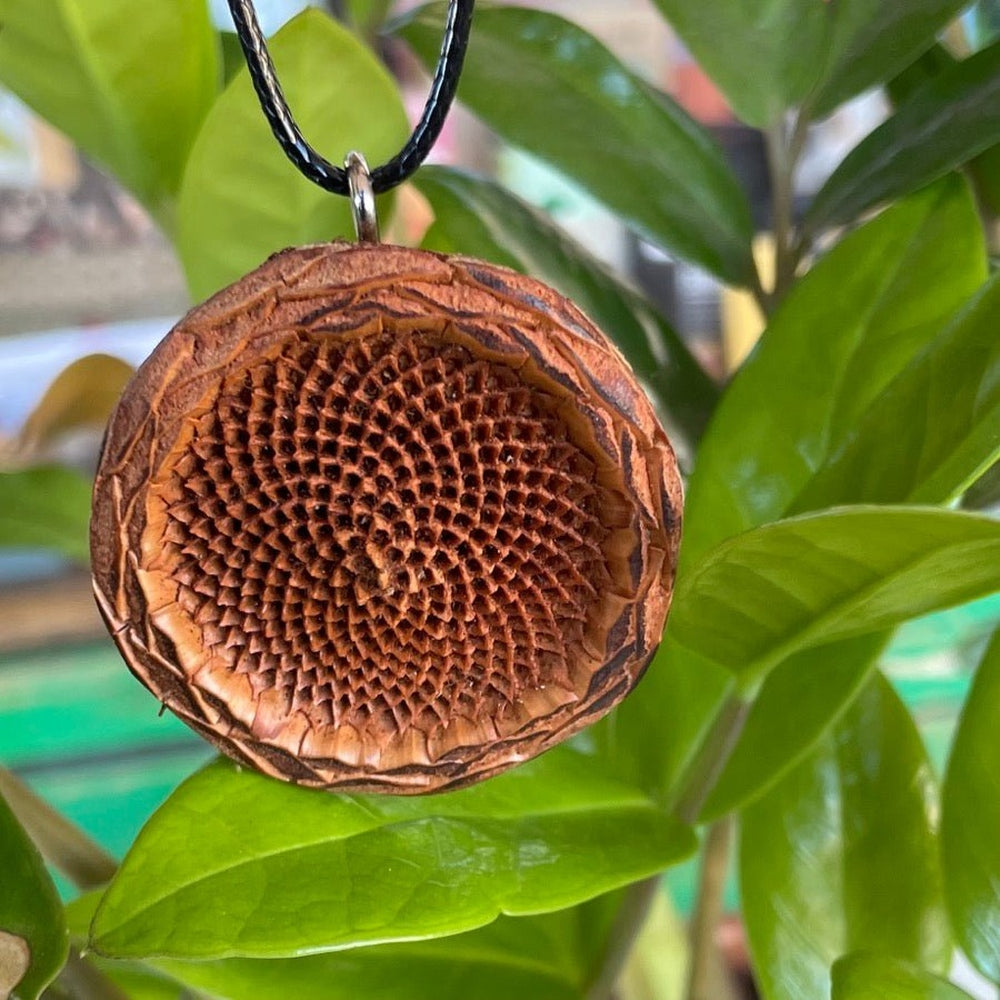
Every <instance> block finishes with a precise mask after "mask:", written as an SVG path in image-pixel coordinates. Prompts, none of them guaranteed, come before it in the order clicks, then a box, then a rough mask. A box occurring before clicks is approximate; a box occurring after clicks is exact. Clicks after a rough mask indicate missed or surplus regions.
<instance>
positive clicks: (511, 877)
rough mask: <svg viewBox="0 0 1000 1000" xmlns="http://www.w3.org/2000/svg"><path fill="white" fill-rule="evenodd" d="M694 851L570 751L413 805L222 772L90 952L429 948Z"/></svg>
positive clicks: (163, 817) (163, 813)
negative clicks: (417, 944) (408, 943)
mask: <svg viewBox="0 0 1000 1000" xmlns="http://www.w3.org/2000/svg"><path fill="white" fill-rule="evenodd" d="M292 818H294V819H293V820H292ZM290 820H291V821H290ZM192 845H197V848H196V849H192ZM693 847H694V842H693V835H692V834H691V832H690V831H689V830H688V829H686V828H684V827H681V826H679V825H677V824H676V823H674V822H672V821H671V820H670V819H669V818H668V816H667V815H666V814H665V813H664V812H663V810H661V809H660V808H658V807H657V806H655V805H654V804H653V803H652V802H650V800H649V799H648V798H647V797H645V796H644V795H642V794H641V793H640V792H638V791H636V790H634V789H633V788H631V787H629V786H627V785H624V784H622V783H621V782H619V781H615V780H613V779H610V778H605V777H603V776H602V775H601V773H600V771H599V769H598V767H597V766H596V762H595V761H594V760H593V759H592V758H588V757H585V756H581V755H579V754H577V753H575V752H573V751H572V750H570V749H569V748H565V747H564V748H558V749H556V750H554V751H552V752H550V753H548V754H546V755H545V756H543V757H541V758H538V759H536V760H534V761H532V762H530V763H528V764H526V765H524V766H523V767H521V768H519V769H517V770H516V771H513V772H510V773H508V774H504V775H501V776H499V777H497V778H494V779H491V780H490V781H488V782H485V783H483V784H480V785H476V786H474V787H472V788H468V789H464V790H461V791H458V792H452V793H448V794H443V795H434V796H426V797H420V798H406V797H391V796H367V797H366V796H343V795H333V794H327V793H322V792H316V791H309V790H305V789H301V788H295V787H292V786H289V785H285V784H282V783H279V782H276V781H273V780H271V779H268V778H264V777H261V776H260V775H258V774H255V773H250V772H246V771H240V770H238V769H237V768H236V767H235V766H234V765H232V764H230V763H228V762H218V763H216V764H213V765H212V766H210V767H208V768H207V769H205V770H203V771H201V772H199V773H198V774H196V775H195V776H194V777H193V778H191V779H190V780H188V781H187V782H185V783H184V784H183V785H181V787H180V788H179V789H178V790H177V791H176V792H175V793H174V794H173V795H172V796H171V798H170V799H169V800H168V801H167V802H166V803H165V804H164V806H163V807H162V808H161V809H160V810H159V811H158V812H157V813H156V814H155V815H154V816H153V818H152V819H151V820H150V822H149V823H148V824H147V825H146V827H145V829H144V830H143V831H142V833H140V835H139V837H138V839H137V840H136V842H135V844H134V846H133V848H132V850H131V851H130V852H129V854H128V856H127V857H126V859H125V861H124V862H123V864H122V867H121V869H120V872H119V875H118V876H117V878H116V879H115V881H114V882H113V883H112V884H111V887H110V889H109V890H108V892H107V894H106V895H105V897H104V899H103V901H102V903H101V906H100V909H99V910H98V912H97V916H96V918H95V920H94V924H93V929H92V937H93V943H94V946H95V947H96V949H97V950H98V951H100V952H101V953H103V954H106V955H109V956H118V957H148V956H161V957H176V958H213V957H214V958H221V957H231V956H247V957H281V956H293V955H302V954H306V953H308V952H316V951H324V950H332V949H337V948H344V947H350V946H355V945H362V944H376V943H383V942H391V941H403V940H412V939H418V938H425V937H438V936H441V935H447V934H454V933H457V932H460V931H463V930H471V929H473V928H476V927H480V926H483V925H485V924H487V923H489V922H491V921H492V920H493V919H494V918H495V917H496V916H497V915H498V914H501V913H503V914H508V915H514V916H517V915H528V914H536V913H543V912H548V911H552V910H557V909H561V908H564V907H567V906H570V905H573V904H575V903H578V902H581V901H583V900H586V899H590V898H593V897H594V896H596V895H598V894H600V893H602V892H607V891H609V890H611V889H614V888H617V887H619V886H622V885H625V884H628V883H629V882H632V881H635V880H637V879H640V878H644V877H646V876H647V875H650V874H652V873H654V872H657V871H660V870H662V869H664V868H666V867H667V866H668V865H670V864H671V863H672V862H673V861H675V860H678V859H679V858H681V857H683V856H684V855H686V854H688V853H690V851H691V850H693Z"/></svg>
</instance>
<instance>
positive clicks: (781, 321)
mask: <svg viewBox="0 0 1000 1000" xmlns="http://www.w3.org/2000/svg"><path fill="white" fill-rule="evenodd" d="M985 277H986V259H985V248H984V246H983V242H982V233H981V227H980V224H979V220H978V217H977V215H976V211H975V206H974V205H973V203H972V199H971V197H970V195H969V193H968V191H967V189H966V187H965V186H964V185H963V184H962V183H961V181H959V180H957V179H948V180H946V181H943V182H942V183H940V184H938V185H936V186H935V187H934V188H931V189H929V190H927V191H924V192H921V193H920V194H918V195H915V196H913V197H911V198H909V199H907V200H906V201H903V202H901V203H899V204H898V205H895V206H894V207H893V208H891V209H889V210H888V211H886V212H884V213H883V214H882V215H881V216H879V217H878V218H877V219H874V220H873V221H872V222H870V223H868V225H866V226H864V227H862V228H861V229H860V230H858V231H857V232H856V233H853V234H852V235H851V236H849V237H847V238H846V239H845V240H843V241H842V242H841V243H840V244H839V245H838V246H837V247H836V248H835V249H834V250H832V251H831V252H830V253H829V254H828V255H827V256H826V257H824V258H823V259H822V260H821V261H820V262H819V263H818V264H817V265H816V266H815V267H814V268H813V270H812V271H811V272H810V273H809V274H808V275H806V277H805V278H803V279H802V280H801V281H800V282H798V284H797V285H796V286H795V288H794V289H793V290H792V292H791V293H790V294H789V296H788V298H787V299H786V300H785V302H784V304H783V305H782V307H781V309H779V311H778V313H777V314H776V315H775V317H774V319H773V320H772V322H771V324H770V326H769V327H768V329H767V332H766V333H765V335H764V339H763V342H762V343H761V345H760V347H759V348H758V349H757V351H756V352H755V353H754V355H753V356H752V357H751V358H750V360H749V361H748V362H747V363H746V364H745V365H744V367H743V369H742V371H741V372H740V374H739V375H738V376H737V377H736V379H735V380H734V382H733V383H732V385H731V386H730V388H729V390H728V391H727V392H726V394H725V397H724V398H723V401H722V403H721V404H720V406H719V408H718V410H717V411H716V414H715V418H714V419H713V421H712V425H711V426H710V428H709V430H708V432H707V433H706V435H705V439H704V441H703V443H702V446H701V449H700V450H699V454H698V462H697V466H696V468H695V472H694V475H693V476H692V479H691V483H690V486H689V490H688V499H687V506H686V511H685V513H686V523H685V535H684V546H683V551H682V553H681V558H682V561H683V562H684V563H685V564H686V565H687V566H691V565H693V564H694V563H695V562H696V561H697V560H698V559H699V558H700V557H701V556H702V555H704V553H705V552H706V551H707V550H708V549H709V548H710V547H711V546H712V545H715V544H716V543H718V542H720V541H722V540H723V539H724V538H728V537H730V536H732V535H736V534H738V533H739V532H741V531H745V530H746V529H748V528H753V527H756V526H757V525H759V524H764V523H766V522H768V521H774V520H777V519H778V518H779V517H783V516H785V515H786V514H787V513H789V512H790V511H792V510H793V509H797V510H801V509H803V508H802V506H801V503H800V502H799V497H800V495H801V494H802V493H803V492H804V491H805V490H806V488H807V487H808V486H809V484H810V482H811V480H812V479H813V478H815V477H816V476H817V475H818V474H820V473H821V472H822V470H823V469H824V468H825V467H826V466H827V465H828V464H830V462H831V460H832V458H833V457H834V456H835V455H836V454H837V453H838V451H839V450H840V449H842V448H843V447H844V446H845V445H846V444H847V443H848V442H849V441H850V440H851V439H852V438H853V437H854V436H855V434H856V428H857V425H858V423H859V421H861V420H862V419H863V417H864V416H865V414H866V412H867V411H868V410H870V409H871V408H872V407H873V405H874V404H875V403H876V402H877V401H878V399H879V398H880V397H881V396H882V395H883V394H884V393H885V392H886V390H887V388H888V387H889V386H890V385H891V383H892V382H893V380H894V379H895V378H897V377H898V376H899V375H900V373H902V372H904V371H905V370H906V369H907V366H908V365H909V364H910V363H911V362H912V361H913V359H914V358H916V357H918V356H919V355H920V354H921V353H922V352H924V351H925V350H926V349H927V347H928V345H929V344H932V343H933V342H934V340H935V338H936V337H937V336H938V335H939V334H940V332H941V330H942V329H944V328H945V327H946V326H947V324H948V322H949V321H950V320H951V318H952V316H953V315H954V314H955V313H956V311H957V310H958V309H959V308H960V307H961V306H962V305H963V303H964V302H965V301H966V300H967V299H968V298H969V296H970V295H972V294H973V293H974V292H975V291H976V289H977V288H978V287H979V286H980V285H981V283H982V282H983V280H984V279H985ZM935 402H936V408H935V410H934V411H933V412H929V413H922V414H921V420H920V421H917V420H915V419H914V417H913V413H912V412H909V411H905V412H901V413H895V414H894V423H893V424H892V425H889V426H887V427H885V428H884V429H880V428H873V429H872V433H871V434H869V435H868V436H867V437H866V444H867V448H868V452H869V454H870V455H871V456H872V458H871V460H872V461H873V462H875V463H877V462H879V461H881V460H883V459H889V458H891V453H892V452H893V451H894V450H895V449H897V448H906V447H907V446H908V442H909V441H911V440H915V439H917V437H918V435H919V434H921V433H922V426H918V425H922V424H924V423H933V422H934V421H935V420H937V419H944V418H945V416H946V414H945V413H944V412H943V411H942V410H941V407H946V406H951V405H952V404H953V402H954V401H953V400H952V399H947V400H940V401H935ZM960 482H961V478H960V480H959V481H957V482H954V483H952V484H951V485H950V487H949V488H948V489H947V490H945V492H944V493H943V495H941V496H937V497H927V498H926V499H930V500H934V501H935V502H936V501H940V500H944V499H946V497H947V496H948V495H950V492H951V491H952V490H955V489H957V488H958V487H959V486H960ZM851 486H852V484H851V483H846V484H844V488H842V487H840V486H838V488H837V494H838V495H837V497H836V499H837V500H838V501H840V502H848V503H854V502H857V500H858V499H860V497H855V496H853V495H849V491H850V487H851ZM883 486H884V488H885V492H884V493H883V494H881V495H879V496H874V495H872V494H870V493H869V494H868V495H867V498H868V499H871V500H876V501H877V502H879V503H891V502H895V501H899V500H904V499H908V497H909V493H910V491H911V489H912V483H911V482H910V481H907V482H905V483H899V484H895V483H892V482H885V483H883ZM815 501H816V506H817V507H824V506H827V505H829V503H831V502H833V500H831V499H827V498H823V497H819V496H817V497H815Z"/></svg>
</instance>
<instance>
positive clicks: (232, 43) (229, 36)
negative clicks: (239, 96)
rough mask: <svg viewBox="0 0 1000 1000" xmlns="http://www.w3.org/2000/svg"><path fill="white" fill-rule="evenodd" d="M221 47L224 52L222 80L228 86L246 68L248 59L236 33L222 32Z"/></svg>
mask: <svg viewBox="0 0 1000 1000" xmlns="http://www.w3.org/2000/svg"><path fill="white" fill-rule="evenodd" d="M219 46H220V51H221V52H222V79H223V82H224V83H226V84H228V83H229V82H230V81H231V80H232V79H233V77H234V76H236V75H237V74H238V73H239V72H240V70H241V69H244V68H245V67H246V58H245V57H244V55H243V46H241V45H240V39H239V36H238V35H237V34H236V32H235V31H220V32H219Z"/></svg>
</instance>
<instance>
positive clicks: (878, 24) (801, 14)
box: [656, 0, 965, 128]
mask: <svg viewBox="0 0 1000 1000" xmlns="http://www.w3.org/2000/svg"><path fill="white" fill-rule="evenodd" d="M656 4H657V6H658V7H659V8H660V10H661V11H663V13H664V15H665V16H666V18H667V20H668V21H670V24H671V26H672V27H673V28H674V30H675V31H676V32H677V33H678V34H679V35H680V36H681V38H682V39H683V40H684V43H685V44H686V45H687V46H688V48H690V49H691V51H692V52H693V53H694V55H695V56H696V57H697V59H698V62H699V63H700V64H701V66H703V67H704V69H705V71H706V72H707V73H708V74H709V76H711V77H712V79H713V80H714V81H715V82H716V84H718V86H719V87H720V88H721V90H722V91H723V92H724V93H725V95H726V97H727V98H728V99H729V102H730V104H731V105H732V107H733V109H734V110H735V111H736V113H737V114H738V115H739V116H740V117H741V118H742V119H743V120H744V121H746V122H748V123H749V124H751V125H756V126H758V127H759V128H766V127H767V126H769V125H774V124H775V123H776V122H778V121H780V119H781V116H782V115H783V114H784V112H785V111H786V110H788V109H789V108H792V107H794V106H795V105H798V104H801V103H802V102H804V101H806V100H807V98H808V99H809V100H808V102H807V103H809V105H810V107H811V108H812V109H813V110H814V111H815V112H817V113H818V114H819V115H820V116H822V115H826V114H828V113H829V112H831V111H832V110H833V109H834V108H835V107H836V106H837V105H838V104H840V103H841V102H842V101H844V100H846V99H847V98H849V97H852V96H853V95H854V94H857V93H860V92H861V91H862V90H864V89H866V88H867V87H870V86H873V85H874V84H876V83H878V82H879V81H881V80H883V79H885V78H886V77H887V76H890V75H892V74H893V73H896V72H898V71H899V70H901V69H902V68H903V67H904V66H906V65H908V64H909V63H910V62H912V61H913V59H914V58H915V57H916V56H917V55H919V54H920V53H921V52H922V51H923V50H924V49H926V48H928V47H929V46H930V45H931V44H932V43H933V41H934V36H935V34H936V33H937V31H938V30H939V29H940V28H941V27H942V26H943V25H944V24H945V23H947V21H948V20H949V19H950V18H951V17H953V16H954V15H955V14H957V13H958V11H959V10H960V9H961V8H962V7H963V6H965V0H853V2H851V3H810V4H803V3H801V2H799V0H715V2H713V3H703V2H700V0H656Z"/></svg>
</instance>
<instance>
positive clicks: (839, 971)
mask: <svg viewBox="0 0 1000 1000" xmlns="http://www.w3.org/2000/svg"><path fill="white" fill-rule="evenodd" d="M832 978H833V997H832V1000H970V997H969V994H968V993H965V992H964V991H963V990H960V989H959V988H958V987H957V986H952V985H951V983H949V982H948V981H947V980H946V979H942V978H941V977H940V976H935V975H932V974H931V973H930V972H927V971H926V970H925V969H921V968H920V967H919V966H916V965H914V964H913V963H912V962H902V961H900V960H899V959H898V958H890V957H889V956H888V955H877V954H874V953H872V952H865V951H860V952H854V953H852V954H850V955H845V956H844V957H843V958H841V959H838V960H837V962H836V964H835V965H834V967H833V971H832Z"/></svg>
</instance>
